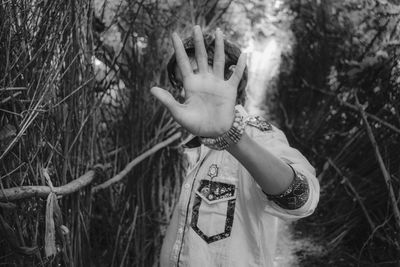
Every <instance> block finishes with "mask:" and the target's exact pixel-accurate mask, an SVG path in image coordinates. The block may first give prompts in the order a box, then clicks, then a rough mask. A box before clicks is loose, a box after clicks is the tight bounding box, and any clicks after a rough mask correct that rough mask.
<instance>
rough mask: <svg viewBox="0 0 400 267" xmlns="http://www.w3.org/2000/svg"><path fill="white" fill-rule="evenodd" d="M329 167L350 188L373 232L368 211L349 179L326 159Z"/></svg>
mask: <svg viewBox="0 0 400 267" xmlns="http://www.w3.org/2000/svg"><path fill="white" fill-rule="evenodd" d="M328 162H329V165H331V166H332V167H333V168H334V169H335V171H336V172H337V173H338V174H339V175H340V177H342V178H343V179H344V181H345V183H346V185H347V186H348V187H349V188H350V190H351V191H352V192H353V194H354V196H355V197H356V199H357V201H358V203H359V204H360V207H361V209H362V210H363V212H364V214H365V217H366V218H367V221H368V224H369V226H370V228H371V231H372V232H373V231H374V230H375V224H374V222H373V221H372V219H371V217H370V216H369V213H368V210H367V208H366V207H365V205H364V203H363V201H362V200H361V197H360V195H359V194H358V192H357V190H356V189H355V188H354V186H353V184H352V183H351V182H350V180H349V178H347V176H346V175H344V174H343V173H342V171H341V170H340V169H339V168H338V167H337V166H336V164H335V163H334V162H333V161H332V159H330V158H328Z"/></svg>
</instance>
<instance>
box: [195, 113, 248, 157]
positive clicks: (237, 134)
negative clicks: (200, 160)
mask: <svg viewBox="0 0 400 267" xmlns="http://www.w3.org/2000/svg"><path fill="white" fill-rule="evenodd" d="M245 125H246V123H245V121H244V118H243V116H242V114H241V113H240V111H239V110H238V109H236V108H235V118H234V120H233V123H232V126H231V128H230V129H229V130H228V131H227V132H225V133H223V134H222V135H220V136H217V137H200V142H201V143H202V144H204V145H205V146H207V147H209V148H211V149H214V150H224V149H227V148H228V147H229V146H231V145H232V144H236V143H238V142H239V140H240V138H241V137H242V135H243V132H244V128H245Z"/></svg>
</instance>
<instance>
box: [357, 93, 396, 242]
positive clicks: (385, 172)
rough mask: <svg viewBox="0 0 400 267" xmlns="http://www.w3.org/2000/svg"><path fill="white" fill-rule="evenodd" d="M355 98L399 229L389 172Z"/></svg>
mask: <svg viewBox="0 0 400 267" xmlns="http://www.w3.org/2000/svg"><path fill="white" fill-rule="evenodd" d="M355 99H356V105H357V107H358V110H359V112H360V114H361V117H362V120H363V122H364V124H365V128H366V130H367V134H368V137H369V139H370V141H371V144H372V147H373V148H374V151H375V156H376V159H377V160H378V163H379V167H380V169H381V172H382V174H383V178H384V179H385V182H386V186H387V188H388V191H389V197H390V201H391V203H392V208H393V214H394V218H395V220H396V224H397V227H398V228H399V229H400V211H399V207H398V205H397V199H396V195H395V193H394V190H393V186H392V181H391V177H390V173H389V171H388V170H387V168H386V166H385V163H384V162H383V158H382V155H381V152H380V151H379V147H378V143H377V142H376V139H375V136H374V133H373V132H372V129H371V125H370V124H369V122H368V120H367V116H366V114H365V111H364V109H363V106H362V105H361V104H360V102H359V100H358V97H357V94H355ZM397 239H398V240H399V239H400V237H398V238H397Z"/></svg>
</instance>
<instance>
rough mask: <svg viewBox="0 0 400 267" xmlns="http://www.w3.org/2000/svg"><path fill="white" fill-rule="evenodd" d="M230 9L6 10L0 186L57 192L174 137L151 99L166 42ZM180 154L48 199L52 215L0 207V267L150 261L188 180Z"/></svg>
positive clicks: (21, 4)
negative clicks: (117, 178)
mask: <svg viewBox="0 0 400 267" xmlns="http://www.w3.org/2000/svg"><path fill="white" fill-rule="evenodd" d="M92 4H94V5H92ZM229 5H230V1H227V2H225V1H221V3H220V2H219V1H216V0H215V1H193V2H191V1H189V2H187V1H174V2H171V1H150V0H149V1H147V0H138V1H94V2H93V3H91V2H88V1H80V0H71V1H65V2H59V1H24V0H19V1H5V2H4V3H2V5H1V6H0V21H1V23H0V27H1V30H0V48H1V50H0V62H2V63H3V62H4V64H1V65H0V70H1V71H0V73H1V76H0V87H1V91H0V94H1V98H0V101H1V113H0V123H1V131H0V142H1V143H0V147H1V149H0V152H1V153H0V154H1V163H0V166H1V168H0V169H1V174H0V177H1V181H0V183H1V184H0V185H1V187H2V189H11V188H12V189H13V190H14V189H16V190H17V189H19V190H22V187H20V186H28V185H30V186H34V187H35V186H36V187H35V189H37V188H38V187H37V186H45V187H47V186H50V187H51V186H54V187H55V188H58V187H62V186H64V185H65V184H67V183H68V182H71V181H76V180H79V178H78V177H80V176H81V175H82V174H84V173H88V171H89V170H91V169H94V170H95V178H96V180H95V181H94V185H96V184H99V183H102V182H104V181H106V180H108V179H110V178H111V177H114V176H115V175H117V174H120V173H121V172H120V171H121V170H123V169H124V167H125V166H128V163H130V162H132V160H133V159H134V158H135V157H137V156H138V155H140V154H142V153H143V152H145V151H149V148H151V147H153V146H154V145H156V144H158V143H160V142H161V141H162V140H165V139H166V138H168V137H170V136H172V135H173V134H174V133H176V132H177V131H179V129H178V127H177V125H176V124H175V123H173V122H172V120H171V118H170V117H169V116H168V114H167V113H166V111H165V109H163V108H161V107H160V106H159V105H158V104H157V103H156V102H155V101H154V99H153V98H152V97H150V94H149V89H150V88H151V86H153V85H155V84H158V85H161V86H164V87H168V82H167V75H166V73H165V72H164V69H165V65H166V62H167V60H168V57H169V55H171V52H172V51H171V50H172V49H171V45H170V42H169V36H170V34H171V32H172V30H177V31H178V32H180V33H181V34H182V35H188V34H189V33H190V32H189V29H191V26H192V25H193V24H194V23H200V24H202V25H203V26H204V27H207V26H210V27H211V26H212V25H215V24H216V23H217V21H218V20H219V18H220V16H221V15H222V14H223V12H225V11H224V10H225V9H226V7H227V6H229ZM78 7H79V8H78ZM188 11H190V12H188ZM212 27H214V26H212ZM179 155H180V153H179V148H178V146H177V144H172V146H170V147H169V148H167V149H163V150H161V151H158V152H156V153H154V154H152V155H151V156H150V157H149V158H147V159H145V160H143V161H141V162H140V163H139V164H137V165H135V166H134V168H133V170H132V171H130V172H128V173H127V174H126V175H125V176H124V177H123V178H124V180H123V181H122V182H120V183H117V184H114V185H113V186H111V187H109V188H106V189H104V190H100V191H93V190H91V186H92V185H89V186H88V187H80V188H79V189H80V190H79V191H78V192H76V193H72V194H70V195H65V196H61V195H60V196H59V198H58V199H56V198H55V197H54V194H50V195H49V197H48V200H47V208H46V201H45V200H44V199H42V198H41V197H33V198H27V199H21V200H18V201H15V202H0V204H1V205H0V209H1V210H0V233H1V239H0V246H1V247H2V248H4V249H2V250H1V251H0V259H1V260H0V261H1V263H2V264H3V263H4V264H6V265H9V266H35V265H46V266H52V265H62V266H91V265H94V266H128V265H134V266H151V265H153V264H157V258H158V254H159V249H160V243H161V240H162V236H163V235H164V232H165V228H166V225H167V223H168V221H169V219H170V216H171V213H172V209H173V207H174V205H175V201H176V199H177V196H178V194H179V190H180V183H181V178H182V177H183V170H184V168H183V165H182V164H183V162H182V161H181V160H180V156H179ZM99 164H100V165H99ZM99 166H100V167H99ZM51 188H53V187H51ZM8 192H9V191H8ZM0 195H1V194H0ZM57 204H58V205H57ZM58 207H59V209H58ZM59 210H61V214H62V216H60V215H59V213H58V211H59ZM45 215H46V216H45ZM60 217H62V218H60ZM52 240H55V247H54V246H52V245H51V244H54V243H53V241H52ZM45 248H46V249H45ZM53 252H55V253H56V255H55V256H54V255H53V256H51V254H52V253H53ZM21 255H22V256H21Z"/></svg>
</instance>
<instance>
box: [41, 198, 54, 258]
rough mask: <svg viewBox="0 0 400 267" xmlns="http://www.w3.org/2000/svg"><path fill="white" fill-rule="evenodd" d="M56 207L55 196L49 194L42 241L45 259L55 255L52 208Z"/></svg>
mask: <svg viewBox="0 0 400 267" xmlns="http://www.w3.org/2000/svg"><path fill="white" fill-rule="evenodd" d="M55 205H57V197H56V194H54V193H53V192H51V193H50V194H49V196H48V197H47V203H46V230H45V239H44V244H45V245H44V251H45V254H46V257H50V256H53V255H55V254H56V253H57V247H56V231H55V226H54V218H53V214H54V206H55Z"/></svg>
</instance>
